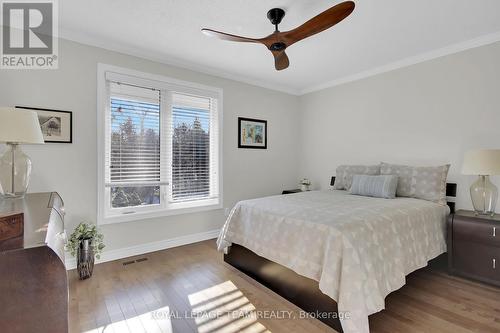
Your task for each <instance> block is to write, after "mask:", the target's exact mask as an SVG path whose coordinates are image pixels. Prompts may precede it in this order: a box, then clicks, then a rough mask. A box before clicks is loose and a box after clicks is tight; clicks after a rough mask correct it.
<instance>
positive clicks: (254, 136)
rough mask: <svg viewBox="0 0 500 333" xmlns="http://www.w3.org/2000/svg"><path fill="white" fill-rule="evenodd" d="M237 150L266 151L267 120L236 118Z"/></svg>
mask: <svg viewBox="0 0 500 333" xmlns="http://www.w3.org/2000/svg"><path fill="white" fill-rule="evenodd" d="M238 148H253V149H267V120H260V119H252V118H242V117H238Z"/></svg>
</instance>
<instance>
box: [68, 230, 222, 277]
mask: <svg viewBox="0 0 500 333" xmlns="http://www.w3.org/2000/svg"><path fill="white" fill-rule="evenodd" d="M219 232H220V230H219V229H216V230H210V231H206V232H200V233H196V234H190V235H186V236H180V237H176V238H171V239H165V240H161V241H157V242H152V243H146V244H141V245H135V246H130V247H125V248H121V249H116V250H109V251H104V252H103V253H102V255H101V258H100V259H98V260H96V264H100V263H103V262H107V261H113V260H118V259H123V258H127V257H132V256H137V255H141V254H144V253H149V252H155V251H160V250H165V249H169V248H172V247H177V246H182V245H187V244H192V243H196V242H201V241H204V240H207V239H212V238H216V237H217V236H218V235H219ZM65 261H66V269H67V270H71V269H75V268H76V258H74V257H72V256H71V255H70V254H69V253H66V257H65Z"/></svg>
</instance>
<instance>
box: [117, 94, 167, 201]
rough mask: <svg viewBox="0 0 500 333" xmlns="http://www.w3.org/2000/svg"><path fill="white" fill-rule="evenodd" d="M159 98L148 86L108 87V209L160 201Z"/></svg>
mask: <svg viewBox="0 0 500 333" xmlns="http://www.w3.org/2000/svg"><path fill="white" fill-rule="evenodd" d="M113 88H114V89H113ZM113 92H115V93H114V94H113ZM154 97H156V98H154ZM159 97H160V96H159V92H158V91H152V90H151V89H146V88H138V87H132V86H126V85H118V84H115V85H114V86H112V95H111V115H110V116H111V119H110V125H111V126H110V127H111V133H110V135H111V137H110V142H111V145H110V152H109V156H108V158H109V160H108V165H109V183H110V188H111V207H112V208H118V207H130V206H141V205H155V204H159V203H160V188H159V184H158V183H159V182H160V102H159ZM151 183H152V184H151ZM155 183H156V184H155ZM114 185H116V186H114Z"/></svg>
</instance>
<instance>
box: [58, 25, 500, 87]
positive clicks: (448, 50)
mask: <svg viewBox="0 0 500 333" xmlns="http://www.w3.org/2000/svg"><path fill="white" fill-rule="evenodd" d="M59 36H60V38H62V39H66V40H69V41H72V42H76V43H80V44H85V45H90V46H94V47H99V48H102V49H105V50H109V51H114V52H118V53H122V54H126V55H131V56H135V57H138V58H142V59H146V60H150V61H154V62H158V63H161V64H165V65H170V66H174V67H179V68H183V69H187V70H190V71H195V72H199V73H202V74H207V75H211V76H214V77H218V78H223V79H228V80H232V81H237V82H242V83H246V84H250V85H253V86H257V87H261V88H265V89H270V90H274V91H279V92H283V93H286V94H289V95H294V96H302V95H305V94H309V93H312V92H315V91H319V90H324V89H327V88H331V87H335V86H339V85H342V84H346V83H349V82H354V81H358V80H362V79H365V78H368V77H371V76H375V75H379V74H383V73H386V72H390V71H394V70H397V69H400V68H404V67H408V66H412V65H415V64H419V63H422V62H425V61H429V60H432V59H436V58H441V57H444V56H447V55H451V54H455V53H459V52H462V51H466V50H469V49H473V48H477V47H480V46H485V45H489V44H493V43H496V42H499V41H500V32H495V33H491V34H488V35H483V36H480V37H477V38H474V39H470V40H468V41H464V42H460V43H456V44H452V45H449V46H446V47H443V48H440V49H437V50H433V51H429V52H425V53H422V54H419V55H416V56H412V57H408V58H405V59H402V60H398V61H395V62H392V63H389V64H386V65H383V66H380V67H376V68H373V69H369V70H366V71H363V72H360V73H357V74H354V75H349V76H346V77H342V78H338V79H335V80H332V81H328V82H325V83H322V84H318V85H314V86H311V87H307V88H304V89H295V88H292V87H289V86H286V85H279V84H275V83H270V82H265V81H262V80H258V79H255V78H250V77H247V76H244V75H236V74H234V73H229V72H224V71H221V70H219V69H215V68H211V67H207V66H201V65H198V64H195V63H190V62H186V61H184V60H181V59H178V58H175V57H171V56H167V55H164V54H160V53H158V52H149V51H148V52H146V51H141V50H139V49H137V48H134V47H131V46H127V45H124V44H119V43H109V42H107V41H105V40H102V39H100V38H94V37H91V36H89V35H87V34H85V33H77V32H74V31H69V30H62V31H60V33H59Z"/></svg>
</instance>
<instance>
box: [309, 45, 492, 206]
mask: <svg viewBox="0 0 500 333" xmlns="http://www.w3.org/2000/svg"><path fill="white" fill-rule="evenodd" d="M367 56H369V55H367ZM332 65H333V66H335V64H332ZM300 103H301V115H302V121H301V140H300V151H301V153H300V160H301V162H300V176H301V177H310V178H311V179H312V180H313V182H314V184H315V185H316V188H326V187H327V186H328V180H329V177H330V176H332V175H335V168H336V167H337V166H338V165H340V164H352V163H360V164H367V163H379V162H380V161H386V162H394V163H406V164H412V165H437V164H442V163H451V169H450V173H449V178H448V179H449V180H450V181H456V182H458V183H459V194H458V198H457V205H458V206H459V207H462V208H471V204H470V197H469V194H468V189H469V186H470V184H471V183H472V181H473V180H474V178H475V177H472V176H463V175H461V174H460V169H461V164H462V159H463V155H464V152H465V151H466V150H469V149H477V148H500V43H496V44H492V45H489V46H484V47H480V48H477V49H472V50H468V51H465V52H461V53H458V54H454V55H450V56H446V57H443V58H439V59H434V60H431V61H428V62H424V63H421V64H418V65H414V66H410V67H406V68H403V69H399V70H395V71H392V72H388V73H384V74H381V75H377V76H374V77H371V78H367V79H363V80H360V81H356V82H352V83H348V84H344V85H341V86H337V87H333V88H329V89H325V90H322V91H319V92H314V93H310V94H307V95H304V96H302V97H301V99H300ZM493 181H494V182H495V183H496V184H497V185H498V186H500V177H496V178H493Z"/></svg>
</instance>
